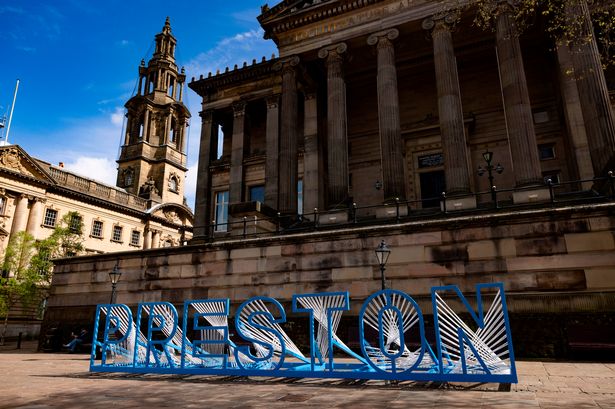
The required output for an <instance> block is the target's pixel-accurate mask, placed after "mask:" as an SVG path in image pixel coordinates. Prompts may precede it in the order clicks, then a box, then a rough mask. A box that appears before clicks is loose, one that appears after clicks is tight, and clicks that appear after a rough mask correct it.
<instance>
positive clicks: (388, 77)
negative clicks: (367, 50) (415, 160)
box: [367, 29, 406, 202]
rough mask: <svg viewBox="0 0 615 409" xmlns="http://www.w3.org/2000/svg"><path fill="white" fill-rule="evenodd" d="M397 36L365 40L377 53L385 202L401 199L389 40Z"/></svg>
mask: <svg viewBox="0 0 615 409" xmlns="http://www.w3.org/2000/svg"><path fill="white" fill-rule="evenodd" d="M397 37H399V31H398V30H397V29H391V30H385V31H380V32H378V33H374V34H372V35H370V36H369V37H368V38H367V44H369V45H372V46H373V45H375V46H376V48H377V53H378V125H379V129H380V162H381V165H382V184H383V188H384V200H385V202H394V201H395V198H399V199H401V200H404V199H405V197H406V188H405V186H404V183H405V182H404V154H403V152H404V146H403V141H402V139H401V126H400V121H399V97H398V95H397V69H396V67H395V48H394V47H393V43H392V41H393V40H395V39H396V38H397Z"/></svg>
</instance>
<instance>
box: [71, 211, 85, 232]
mask: <svg viewBox="0 0 615 409" xmlns="http://www.w3.org/2000/svg"><path fill="white" fill-rule="evenodd" d="M82 224H83V223H82V218H81V216H79V215H78V214H72V215H71V217H70V231H71V233H81V228H82Z"/></svg>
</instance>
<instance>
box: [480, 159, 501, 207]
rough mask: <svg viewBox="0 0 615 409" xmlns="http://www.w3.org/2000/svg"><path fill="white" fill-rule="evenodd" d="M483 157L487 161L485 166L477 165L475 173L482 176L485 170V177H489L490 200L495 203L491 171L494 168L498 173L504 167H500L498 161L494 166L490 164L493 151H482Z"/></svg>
mask: <svg viewBox="0 0 615 409" xmlns="http://www.w3.org/2000/svg"><path fill="white" fill-rule="evenodd" d="M483 159H484V160H485V162H486V163H487V167H486V168H483V167H482V166H480V165H479V166H478V171H477V173H478V176H483V175H484V174H485V171H487V177H488V178H489V189H491V200H492V201H493V203H496V192H495V185H494V184H493V171H494V170H495V171H496V172H497V173H498V175H499V174H501V173H502V172H503V171H504V167H502V165H500V164H499V163H498V164H497V165H495V166H493V165H492V164H491V161H492V160H493V152H491V151H485V152H484V153H483Z"/></svg>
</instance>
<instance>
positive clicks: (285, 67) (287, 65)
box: [271, 55, 301, 73]
mask: <svg viewBox="0 0 615 409" xmlns="http://www.w3.org/2000/svg"><path fill="white" fill-rule="evenodd" d="M300 61H301V60H300V59H299V56H297V55H291V56H290V57H286V58H282V59H280V60H278V61H277V62H276V63H275V64H273V67H271V68H272V69H273V71H282V73H285V72H287V71H289V70H292V71H294V70H295V67H297V66H298V65H299V62H300Z"/></svg>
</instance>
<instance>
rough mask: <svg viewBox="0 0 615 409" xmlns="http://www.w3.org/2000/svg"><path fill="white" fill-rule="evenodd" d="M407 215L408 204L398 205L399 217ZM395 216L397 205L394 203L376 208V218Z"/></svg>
mask: <svg viewBox="0 0 615 409" xmlns="http://www.w3.org/2000/svg"><path fill="white" fill-rule="evenodd" d="M405 216H408V206H407V205H406V204H403V205H402V204H400V205H399V217H405ZM394 217H397V206H396V205H386V206H384V207H379V208H377V209H376V218H377V219H391V218H394Z"/></svg>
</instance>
